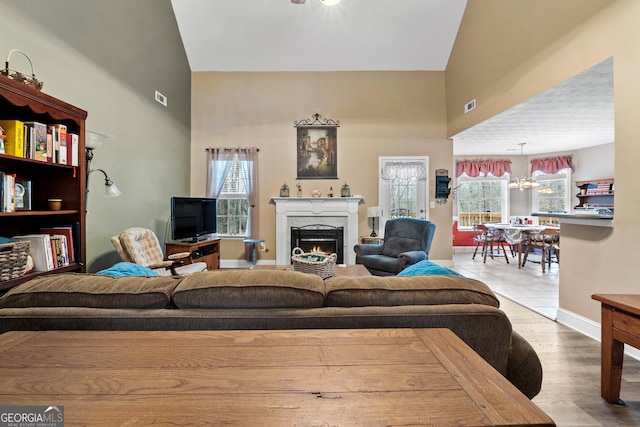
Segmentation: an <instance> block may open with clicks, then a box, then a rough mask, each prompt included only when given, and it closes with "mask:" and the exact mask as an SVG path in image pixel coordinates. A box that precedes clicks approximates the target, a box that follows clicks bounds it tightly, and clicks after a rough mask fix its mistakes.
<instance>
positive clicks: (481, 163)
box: [456, 159, 511, 178]
mask: <svg viewBox="0 0 640 427" xmlns="http://www.w3.org/2000/svg"><path fill="white" fill-rule="evenodd" d="M506 173H508V174H511V161H510V160H491V159H479V160H460V161H458V162H456V178H457V177H459V176H462V175H463V174H466V175H467V176H470V177H474V178H475V177H478V176H487V175H489V174H491V175H493V176H496V177H499V176H502V175H504V174H506Z"/></svg>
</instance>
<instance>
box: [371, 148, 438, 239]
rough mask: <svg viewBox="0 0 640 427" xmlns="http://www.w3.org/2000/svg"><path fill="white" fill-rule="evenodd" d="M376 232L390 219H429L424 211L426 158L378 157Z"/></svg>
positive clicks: (426, 174) (426, 188)
mask: <svg viewBox="0 0 640 427" xmlns="http://www.w3.org/2000/svg"><path fill="white" fill-rule="evenodd" d="M378 162H379V167H380V175H379V187H378V188H379V191H380V194H379V203H380V208H381V209H382V217H381V220H380V229H382V230H384V224H385V222H386V221H387V220H389V219H390V218H397V217H410V218H423V219H429V211H428V209H427V200H428V194H427V193H428V188H429V186H428V185H427V178H428V176H429V157H426V156H412V157H396V156H391V157H380V158H379V160H378Z"/></svg>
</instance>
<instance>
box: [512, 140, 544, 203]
mask: <svg viewBox="0 0 640 427" xmlns="http://www.w3.org/2000/svg"><path fill="white" fill-rule="evenodd" d="M525 144H526V142H521V143H519V144H518V145H519V146H520V157H521V158H522V171H523V173H524V172H525V171H526V167H525V162H524V145H525ZM533 187H540V184H539V183H537V182H536V180H535V179H533V177H527V178H525V177H524V175H523V176H522V177H520V178H517V177H516V178H513V179H512V180H511V182H510V183H509V188H512V189H514V188H517V189H518V190H520V191H524V190H531V189H532V188H533Z"/></svg>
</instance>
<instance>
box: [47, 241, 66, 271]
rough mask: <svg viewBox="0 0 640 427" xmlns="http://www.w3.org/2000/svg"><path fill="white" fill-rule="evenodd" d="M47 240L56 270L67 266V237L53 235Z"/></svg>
mask: <svg viewBox="0 0 640 427" xmlns="http://www.w3.org/2000/svg"><path fill="white" fill-rule="evenodd" d="M49 239H50V240H51V250H52V254H53V258H54V264H56V268H59V267H67V266H68V265H69V251H68V243H67V237H66V236H64V235H62V234H53V235H50V236H49Z"/></svg>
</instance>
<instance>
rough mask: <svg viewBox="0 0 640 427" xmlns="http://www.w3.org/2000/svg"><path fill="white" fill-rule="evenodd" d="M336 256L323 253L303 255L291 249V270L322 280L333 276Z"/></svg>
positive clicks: (298, 250) (302, 252)
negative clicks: (313, 275) (315, 275)
mask: <svg viewBox="0 0 640 427" xmlns="http://www.w3.org/2000/svg"><path fill="white" fill-rule="evenodd" d="M337 259H338V256H337V255H336V254H331V255H327V254H325V253H324V252H309V253H305V252H304V251H303V250H302V249H300V248H298V247H296V248H293V251H292V253H291V262H292V263H293V269H294V270H295V271H299V272H301V273H310V274H317V275H318V276H320V277H322V278H323V279H326V278H329V277H331V276H333V267H335V266H336V260H337Z"/></svg>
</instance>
